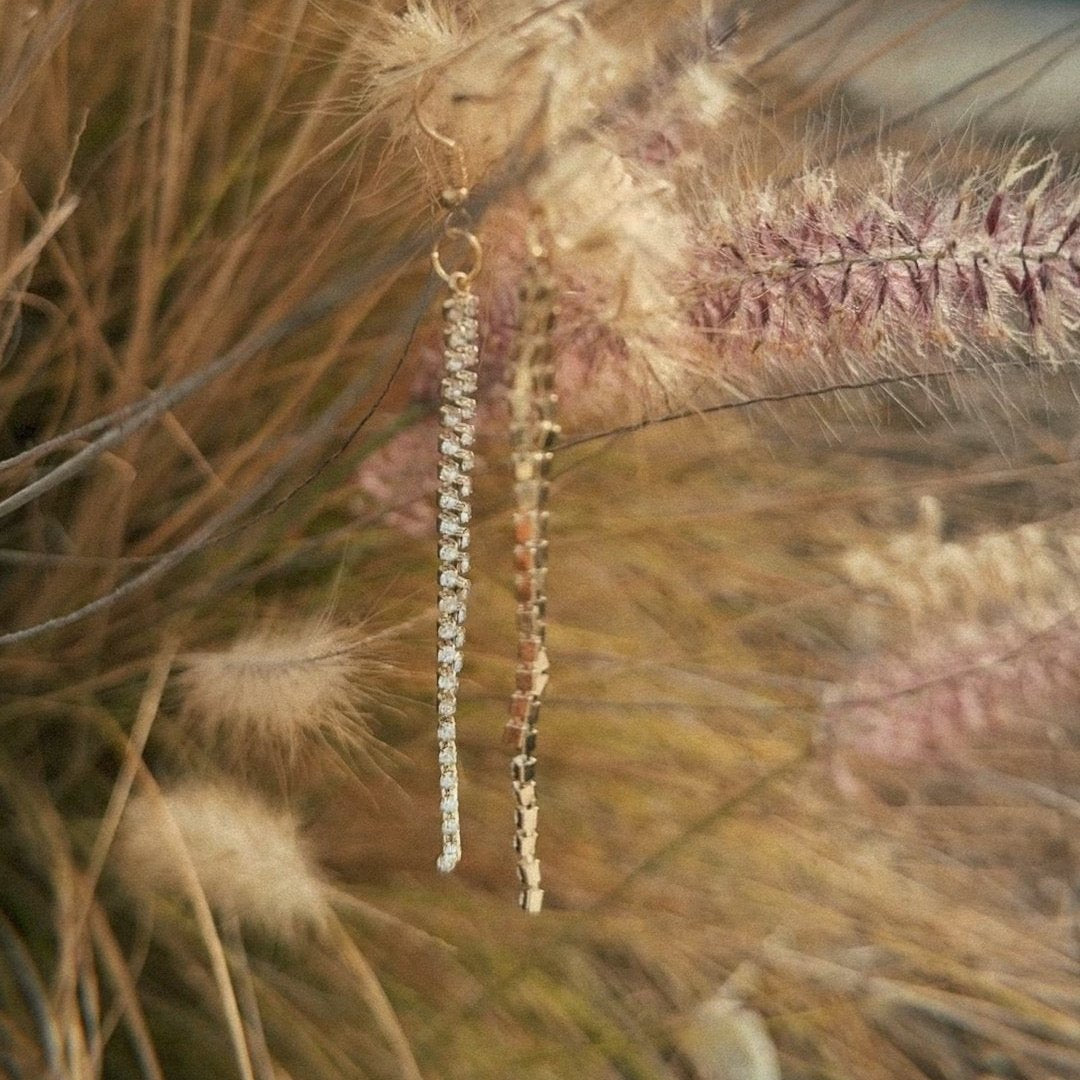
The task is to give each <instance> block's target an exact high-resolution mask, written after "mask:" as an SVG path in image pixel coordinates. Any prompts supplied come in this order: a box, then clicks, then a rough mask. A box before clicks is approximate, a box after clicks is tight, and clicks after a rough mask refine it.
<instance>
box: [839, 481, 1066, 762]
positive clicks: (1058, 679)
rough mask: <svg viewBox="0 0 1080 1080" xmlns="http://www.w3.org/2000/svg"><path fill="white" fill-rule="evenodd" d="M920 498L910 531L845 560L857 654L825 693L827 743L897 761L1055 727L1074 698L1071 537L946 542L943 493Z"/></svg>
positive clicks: (1035, 532)
mask: <svg viewBox="0 0 1080 1080" xmlns="http://www.w3.org/2000/svg"><path fill="white" fill-rule="evenodd" d="M922 509H923V514H922V522H921V526H920V528H919V529H917V530H916V531H915V532H913V533H908V534H901V535H900V536H897V537H894V538H893V539H892V540H891V541H890V542H889V544H888V545H887V546H886V548H885V550H884V551H882V552H872V551H868V550H865V549H860V550H857V551H854V552H851V553H850V554H849V555H848V556H847V557H846V558H845V560H844V569H845V572H846V574H847V576H848V578H849V580H850V581H851V583H852V585H853V586H855V588H856V589H857V590H858V592H859V597H860V602H859V603H858V604H857V605H856V607H855V609H854V611H853V615H852V631H853V638H854V639H855V640H854V641H853V644H854V645H855V647H856V652H855V655H854V657H853V659H852V662H851V664H850V666H849V668H848V671H847V674H846V677H845V678H844V679H843V680H842V681H841V682H840V683H838V684H837V685H835V686H833V687H832V688H830V691H829V692H828V694H827V695H826V699H825V702H824V713H823V720H824V724H825V731H826V742H827V744H828V745H829V746H831V747H832V748H833V749H834V750H840V751H842V752H843V753H844V754H846V755H847V756H849V757H850V755H851V754H855V755H860V754H865V755H868V756H870V757H874V758H879V759H883V760H886V761H892V762H902V761H925V760H931V759H941V758H956V757H963V756H965V755H966V754H968V753H969V751H970V750H971V749H972V748H974V747H975V746H977V745H979V744H980V743H983V742H985V741H986V740H987V738H989V737H992V736H994V735H995V734H1000V733H1002V732H1004V731H1008V732H1010V733H1012V734H1013V735H1014V736H1015V737H1018V738H1025V737H1027V738H1031V739H1035V740H1046V739H1047V738H1049V737H1054V736H1055V733H1056V731H1057V727H1058V726H1059V725H1062V724H1065V723H1071V721H1070V720H1069V719H1068V718H1069V717H1070V716H1072V715H1073V714H1074V713H1075V709H1076V705H1077V704H1078V703H1080V680H1078V678H1077V675H1076V672H1077V670H1080V667H1078V663H1077V656H1078V653H1080V562H1078V561H1077V557H1076V556H1077V553H1078V548H1077V545H1076V544H1075V542H1073V540H1072V539H1071V538H1070V537H1069V536H1063V537H1055V536H1053V535H1050V534H1049V533H1048V532H1047V531H1046V530H1045V529H1043V528H1041V527H1039V526H1036V525H1025V526H1022V527H1021V528H1019V529H1016V530H1013V531H1011V532H1008V533H993V534H987V535H983V536H979V537H976V538H974V539H972V540H970V541H968V542H966V543H962V544H961V543H955V542H945V541H943V540H942V539H941V537H940V534H939V533H938V531H937V530H938V529H939V528H940V525H941V511H940V507H939V506H938V505H937V503H936V501H935V500H933V499H924V500H923V504H922ZM868 612H869V613H872V617H870V618H868V617H867V613H868Z"/></svg>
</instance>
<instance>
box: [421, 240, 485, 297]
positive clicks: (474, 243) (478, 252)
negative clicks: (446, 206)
mask: <svg viewBox="0 0 1080 1080" xmlns="http://www.w3.org/2000/svg"><path fill="white" fill-rule="evenodd" d="M443 235H444V236H448V237H451V238H459V239H462V240H464V241H465V242H466V243H467V244H468V245H469V247H470V248H471V249H472V255H473V264H472V266H471V267H470V268H469V269H468V270H454V271H452V272H451V271H449V270H447V269H446V268H445V267H444V266H443V263H442V258H441V257H440V255H439V245H438V244H436V245H435V248H434V250H433V251H432V253H431V265H432V266H433V267H434V268H435V273H436V274H438V275H439V277H441V278H442V279H443V281H445V282H446V284H447V285H449V286H450V287H451V288H452V289H454V290H455V291H460V290H462V289H465V288H467V287H468V286H469V285H471V284H472V283H473V282H474V281H475V280H476V275H477V274H479V273H480V267H481V266H482V265H483V261H484V249H483V248H482V247H481V246H480V241H479V240H478V239H477V238H476V236H475V235H474V234H473V233H471V232H468V231H467V230H465V229H459V228H457V227H456V226H451V227H450V228H448V229H446V230H445V232H444V234H443Z"/></svg>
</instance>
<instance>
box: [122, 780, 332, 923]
mask: <svg viewBox="0 0 1080 1080" xmlns="http://www.w3.org/2000/svg"><path fill="white" fill-rule="evenodd" d="M165 814H167V815H169V817H171V818H172V821H173V822H174V823H175V827H176V828H175V830H174V829H173V828H170V826H169V823H168V820H167V819H166V818H165V816H164V815H165ZM177 831H178V833H179V836H180V837H182V839H183V849H180V848H179V846H178V845H179V841H178V839H177ZM115 858H116V864H117V867H118V869H119V871H120V873H121V876H122V877H123V879H124V880H125V882H126V883H127V885H128V887H129V888H130V889H131V891H132V892H135V893H140V894H151V895H158V896H163V897H168V898H175V897H177V896H182V895H183V894H184V890H185V885H184V877H183V874H182V872H181V869H180V865H181V861H182V860H185V859H190V862H191V864H192V865H193V866H194V869H195V872H196V874H197V875H198V878H199V882H200V884H201V885H202V888H203V891H204V892H205V893H206V897H207V900H208V901H209V903H210V905H211V907H213V908H214V909H215V910H216V911H217V912H219V913H220V914H222V915H230V916H236V917H237V918H239V919H240V920H241V921H242V922H245V923H249V924H252V925H256V926H258V927H260V928H262V929H263V930H266V931H268V932H270V933H272V934H276V935H281V936H290V935H292V934H295V933H296V932H297V931H299V930H300V929H302V928H303V927H305V926H319V925H322V924H323V923H324V922H325V920H326V918H327V915H328V913H329V907H328V901H327V894H326V890H325V886H324V883H323V881H322V879H321V877H320V875H319V873H318V871H317V869H316V867H315V864H314V863H313V861H312V860H311V858H310V857H309V855H308V854H307V852H306V851H305V850H304V844H303V842H302V840H301V837H300V835H299V829H298V826H297V823H296V820H295V819H294V818H293V817H292V815H291V814H289V813H288V812H286V811H284V810H279V809H271V808H270V807H269V806H267V805H266V804H265V803H263V802H261V801H260V800H259V799H258V798H257V797H256V796H255V795H253V794H251V793H250V792H247V791H245V790H243V789H242V788H239V787H235V786H232V787H227V786H225V785H224V784H221V783H206V782H202V781H188V782H186V783H184V784H182V785H180V786H178V787H175V788H173V789H172V790H171V791H167V792H165V793H164V797H163V799H162V800H161V801H160V803H159V802H158V801H157V800H153V799H151V798H149V797H147V796H137V797H136V798H134V799H132V801H131V803H130V804H129V805H128V808H127V810H126V812H125V815H124V820H123V824H122V827H121V830H120V833H119V836H118V841H117V848H116V853H115Z"/></svg>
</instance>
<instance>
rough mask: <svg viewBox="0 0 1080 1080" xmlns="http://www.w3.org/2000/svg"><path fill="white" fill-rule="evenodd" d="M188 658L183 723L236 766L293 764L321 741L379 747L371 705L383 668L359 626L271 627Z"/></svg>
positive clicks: (322, 743)
mask: <svg viewBox="0 0 1080 1080" xmlns="http://www.w3.org/2000/svg"><path fill="white" fill-rule="evenodd" d="M184 660H185V663H186V670H185V671H184V673H183V674H182V676H181V680H180V681H181V686H182V689H183V695H184V698H183V718H184V721H185V722H186V723H188V724H189V725H190V727H191V728H192V730H193V731H194V732H195V733H196V736H197V738H198V740H199V743H200V745H201V746H203V747H205V748H207V749H213V750H215V751H219V752H221V753H223V754H224V756H225V758H226V760H227V761H228V763H229V764H231V765H233V766H234V767H237V766H239V767H244V766H250V767H252V768H255V769H262V768H265V767H266V766H267V765H273V766H278V767H280V768H288V767H290V766H292V765H295V764H296V763H297V761H298V758H299V757H300V756H301V755H302V754H303V753H304V752H305V751H308V750H312V749H314V748H317V747H319V746H323V747H333V748H335V749H341V748H349V749H352V750H357V749H359V750H362V751H365V752H370V751H371V750H372V749H373V748H374V746H375V742H374V739H373V737H372V736H371V734H370V732H369V730H368V727H367V722H366V716H365V713H364V704H365V702H367V701H369V700H370V695H371V689H370V685H367V686H366V685H365V680H366V681H368V682H370V680H371V679H372V678H373V677H374V675H375V673H376V671H377V670H378V665H377V664H376V663H375V662H374V661H373V659H372V656H371V649H370V645H369V641H368V639H366V638H365V637H364V636H363V635H362V634H360V633H359V632H358V631H356V630H355V629H344V628H340V627H332V626H328V625H326V624H324V623H316V624H314V625H307V626H304V625H300V626H296V627H287V628H281V629H264V630H260V631H257V632H255V633H253V634H250V635H249V636H247V637H243V638H240V639H238V640H237V641H235V642H233V644H232V645H231V646H230V647H229V648H227V649H224V650H222V651H221V652H197V653H189V654H188V655H187V656H186V657H185V658H184Z"/></svg>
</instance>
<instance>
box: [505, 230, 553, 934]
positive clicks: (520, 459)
mask: <svg viewBox="0 0 1080 1080" xmlns="http://www.w3.org/2000/svg"><path fill="white" fill-rule="evenodd" d="M534 256H535V257H534V259H533V261H532V263H531V265H530V267H529V269H528V271H527V274H526V278H525V281H524V283H523V285H522V289H521V318H520V325H519V328H518V339H517V348H516V350H515V355H514V360H513V365H512V368H511V383H510V445H511V447H512V465H513V471H514V500H515V511H514V539H515V547H514V565H515V568H516V576H515V590H516V594H517V601H518V607H517V628H518V650H517V652H518V666H517V681H516V689H515V691H514V695H513V697H512V699H511V702H510V721H509V723H508V724H507V726H506V730H507V734H508V736H509V737H510V738H511V739H512V740H513V741H514V743H515V744H516V746H517V749H518V754H517V756H515V757H514V759H513V761H512V762H511V777H512V780H513V789H514V799H515V810H514V821H515V832H514V850H515V851H516V852H517V869H518V878H519V880H520V882H521V893H520V896H519V903H520V905H521V907H522V908H523V909H524V910H525V911H527V912H529V913H531V914H536V913H537V912H539V911H540V909H541V907H542V906H543V901H544V891H543V889H541V888H540V861H539V860H538V859H537V857H536V836H537V820H538V816H539V812H540V810H539V806H538V804H537V801H536V780H535V773H536V758H535V756H534V749H535V746H536V728H537V721H538V720H539V717H540V698H541V695H542V694H543V691H544V687H545V685H546V684H547V679H548V659H547V649H546V630H547V627H546V623H545V616H544V613H545V608H546V606H547V596H546V593H545V575H546V564H547V513H546V511H545V510H544V509H543V507H544V503H545V501H546V498H547V489H548V482H549V481H548V476H549V466H550V463H551V453H550V450H551V447H552V445H553V444H554V440H555V439H556V438H557V436H558V431H559V429H558V425H557V424H556V423H555V390H554V372H553V368H552V362H551V330H552V326H553V324H554V320H555V307H554V302H553V289H552V282H551V274H550V271H549V269H548V266H547V261H546V259H545V257H544V256H543V253H542V252H541V251H539V250H537V251H534Z"/></svg>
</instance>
